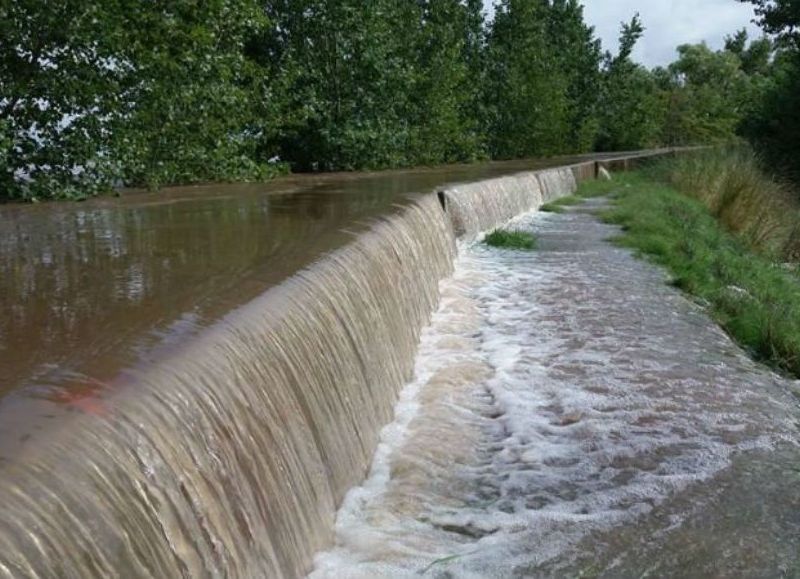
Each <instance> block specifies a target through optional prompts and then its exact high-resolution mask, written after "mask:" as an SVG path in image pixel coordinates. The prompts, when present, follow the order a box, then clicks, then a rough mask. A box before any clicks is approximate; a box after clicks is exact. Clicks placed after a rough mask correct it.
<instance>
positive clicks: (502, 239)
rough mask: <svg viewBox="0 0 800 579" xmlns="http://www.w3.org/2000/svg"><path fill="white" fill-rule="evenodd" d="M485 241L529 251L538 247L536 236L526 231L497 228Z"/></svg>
mask: <svg viewBox="0 0 800 579" xmlns="http://www.w3.org/2000/svg"><path fill="white" fill-rule="evenodd" d="M483 242H484V243H485V244H486V245H490V246H492V247H501V248H503V249H522V250H527V251H530V250H532V249H536V236H534V235H533V234H532V233H528V232H526V231H512V230H508V229H495V230H494V231H492V232H491V233H489V234H488V235H487V236H486V237H485V238H484V240H483Z"/></svg>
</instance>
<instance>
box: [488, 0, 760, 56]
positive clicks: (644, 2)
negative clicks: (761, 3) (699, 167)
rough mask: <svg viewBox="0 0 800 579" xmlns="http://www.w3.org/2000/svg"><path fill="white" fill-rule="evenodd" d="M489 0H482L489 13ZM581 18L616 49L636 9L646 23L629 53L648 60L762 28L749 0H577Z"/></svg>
mask: <svg viewBox="0 0 800 579" xmlns="http://www.w3.org/2000/svg"><path fill="white" fill-rule="evenodd" d="M492 3H493V2H492V1H491V0H484V4H485V5H486V7H487V10H488V11H489V13H491V12H492V10H491V5H492ZM581 3H582V4H583V5H584V7H585V15H586V20H587V22H588V23H589V24H591V25H593V26H594V27H595V28H596V29H597V35H598V36H599V37H600V38H601V39H602V41H603V47H604V48H605V49H608V50H611V51H612V52H615V51H616V50H617V39H618V37H619V30H620V24H621V23H622V22H623V21H625V22H627V21H630V19H631V18H632V17H633V15H634V14H636V13H637V12H639V13H640V14H641V15H642V20H643V22H644V25H645V27H646V28H647V30H646V32H645V35H644V38H642V40H641V41H640V43H639V45H638V47H637V49H636V52H635V53H634V58H635V59H636V60H638V61H639V62H641V63H643V64H645V65H647V66H650V67H652V66H658V65H666V64H669V63H670V62H672V61H673V60H674V59H675V57H676V53H675V49H676V48H677V47H678V46H679V45H681V44H687V43H698V42H702V41H705V42H707V43H708V44H709V46H711V47H712V48H721V47H722V46H723V43H724V38H725V36H727V35H729V34H732V33H734V32H736V31H737V30H739V29H741V28H747V29H748V31H749V32H750V34H751V36H752V37H754V38H755V37H758V36H759V35H760V34H761V33H760V31H759V29H758V27H757V26H756V25H754V24H752V22H751V21H752V20H753V17H754V14H753V8H752V6H751V5H750V4H743V3H741V2H738V1H737V0H581Z"/></svg>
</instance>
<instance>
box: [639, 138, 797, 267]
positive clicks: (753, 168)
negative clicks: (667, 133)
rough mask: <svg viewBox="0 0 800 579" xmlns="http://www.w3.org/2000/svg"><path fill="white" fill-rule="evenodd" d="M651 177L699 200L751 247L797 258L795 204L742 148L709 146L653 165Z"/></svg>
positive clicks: (785, 188)
mask: <svg viewBox="0 0 800 579" xmlns="http://www.w3.org/2000/svg"><path fill="white" fill-rule="evenodd" d="M651 176H653V177H656V178H658V179H659V180H662V181H666V182H667V183H669V184H670V185H672V186H673V187H675V188H676V189H678V190H679V191H680V192H681V193H684V194H685V195H689V196H690V197H694V198H696V199H698V200H699V201H701V202H702V203H703V204H704V205H705V206H706V207H707V208H708V210H709V211H710V212H711V214H712V215H713V216H714V217H716V218H717V220H719V222H720V223H721V224H722V225H723V226H724V227H725V228H726V229H727V230H728V231H730V232H732V233H733V234H735V235H736V236H737V237H739V238H741V239H742V240H743V241H744V242H745V243H747V244H748V245H749V246H750V247H751V248H753V249H755V250H757V251H759V252H761V253H766V254H768V255H770V256H772V257H774V258H776V259H780V260H783V261H795V262H796V261H800V202H798V200H797V198H796V197H795V195H793V193H792V191H791V190H790V188H789V187H788V186H786V185H784V184H783V183H781V182H779V181H777V180H776V179H775V178H773V177H771V176H770V175H767V174H766V173H764V171H763V170H762V168H761V164H760V163H759V160H758V158H757V157H756V155H755V154H754V153H753V152H752V151H751V150H749V149H747V148H743V147H742V148H735V149H709V150H705V151H699V152H692V153H690V154H685V155H680V156H678V157H676V158H673V159H669V160H666V161H663V162H661V163H657V164H656V165H654V166H653V167H652V168H651Z"/></svg>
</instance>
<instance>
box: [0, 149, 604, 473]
mask: <svg viewBox="0 0 800 579" xmlns="http://www.w3.org/2000/svg"><path fill="white" fill-rule="evenodd" d="M585 158H587V157H574V158H559V159H552V160H527V161H514V162H500V163H485V164H476V165H464V166H450V167H442V168H433V169H419V170H410V171H389V172H380V173H371V174H370V173H367V174H331V175H308V176H292V177H287V178H282V179H278V180H276V181H274V182H272V183H269V184H258V185H227V186H217V185H209V186H202V187H187V188H175V189H168V190H165V191H162V192H160V193H153V194H130V195H126V196H124V197H122V198H101V199H96V200H91V201H88V202H84V203H64V204H45V205H39V206H21V205H7V206H0V462H4V461H9V460H12V459H13V457H14V456H15V455H16V454H17V453H18V452H19V450H20V448H21V447H22V446H23V445H24V444H25V443H26V442H27V441H29V440H31V439H32V437H34V436H35V434H36V432H37V431H39V430H41V429H43V428H46V425H47V424H48V423H49V422H51V421H53V420H57V419H59V418H60V417H63V416H64V415H71V414H76V413H77V414H82V413H87V412H88V413H91V412H93V411H99V409H100V408H101V406H100V405H99V404H98V403H97V400H98V399H102V398H103V397H104V396H105V395H106V394H107V393H108V392H109V390H114V389H116V388H118V387H119V385H120V384H122V383H126V382H129V381H130V380H126V370H128V369H130V368H135V367H138V366H141V365H147V364H150V363H152V362H153V361H154V360H156V359H159V358H162V357H163V356H164V355H166V354H168V353H169V352H170V351H171V350H172V349H174V348H175V347H176V346H178V345H180V344H182V343H185V342H186V341H187V340H190V339H191V337H192V336H193V335H195V334H197V332H198V331H200V330H202V329H203V328H204V327H207V326H208V325H209V324H211V323H213V322H214V321H215V320H217V319H219V318H220V317H221V316H222V315H224V314H225V313H227V312H229V311H231V310H232V309H234V308H236V307H237V306H239V305H241V304H243V303H246V302H247V301H249V300H251V299H253V298H254V297H256V296H257V295H259V294H261V293H263V292H264V291H265V290H266V289H267V288H269V287H270V286H273V285H275V284H276V283H279V282H280V281H282V280H284V279H286V278H287V277H288V276H290V275H292V274H293V273H295V272H296V271H298V270H300V269H301V268H303V267H305V266H307V265H308V264H310V263H312V262H313V261H314V260H315V259H317V258H319V257H320V256H321V255H323V254H324V253H326V252H329V251H331V250H332V249H335V248H336V247H339V246H341V245H342V244H344V243H346V242H347V241H349V240H351V239H352V238H353V235H354V233H357V232H359V231H363V230H364V229H365V228H366V227H367V226H368V224H369V223H371V222H373V221H374V220H375V219H377V218H379V217H381V216H383V215H386V214H390V213H392V212H393V211H394V210H395V209H396V207H395V206H396V205H397V204H403V203H404V202H405V200H406V199H407V196H408V194H410V193H414V192H420V193H421V192H428V191H430V190H432V189H434V188H436V187H439V186H441V185H443V184H445V183H450V182H460V181H475V180H480V179H486V178H490V177H495V176H499V175H506V174H510V173H515V172H519V171H524V170H529V169H535V168H540V167H546V166H552V165H563V164H567V163H571V162H575V161H578V160H583V159H585ZM592 158H594V157H592Z"/></svg>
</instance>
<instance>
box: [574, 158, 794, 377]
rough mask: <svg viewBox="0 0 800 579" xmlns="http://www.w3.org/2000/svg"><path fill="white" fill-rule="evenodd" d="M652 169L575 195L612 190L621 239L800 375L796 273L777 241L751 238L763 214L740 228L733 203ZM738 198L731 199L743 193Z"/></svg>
mask: <svg viewBox="0 0 800 579" xmlns="http://www.w3.org/2000/svg"><path fill="white" fill-rule="evenodd" d="M663 169H664V168H663V167H661V168H660V170H661V171H663ZM662 174H663V172H662ZM653 175H654V173H653V172H652V171H650V172H647V173H643V172H636V173H629V174H618V175H615V180H614V181H613V182H611V183H602V182H593V183H587V184H586V185H584V186H583V187H582V188H581V190H580V191H579V195H583V196H586V195H596V194H602V193H608V192H610V193H611V194H612V197H613V199H614V204H613V207H612V208H611V209H610V210H608V211H607V212H606V213H605V214H604V218H605V219H606V220H607V221H609V222H612V223H616V224H618V225H620V226H622V228H623V234H622V236H621V237H620V238H619V239H618V240H617V241H618V242H619V243H620V244H622V245H624V246H627V247H630V248H633V249H634V250H635V251H637V252H639V253H640V254H642V255H644V256H647V257H648V258H649V259H651V260H652V261H654V262H655V263H658V264H660V265H662V266H664V267H666V268H667V269H668V270H669V271H670V273H671V274H672V278H673V283H674V284H675V285H676V286H677V287H679V288H681V289H683V290H684V291H686V292H687V293H689V294H691V295H693V296H695V297H696V298H698V301H700V302H701V303H704V304H707V305H708V309H709V312H710V313H711V314H712V316H713V317H714V318H715V319H716V320H717V321H718V322H719V323H720V324H721V325H722V327H724V328H725V329H726V331H727V332H728V333H729V334H730V335H731V336H732V337H733V338H734V339H735V340H736V341H738V342H739V343H740V344H741V345H742V346H744V347H745V348H746V349H748V350H749V351H750V352H752V354H753V355H754V356H755V357H757V358H758V359H760V360H762V361H765V362H767V363H769V364H771V365H773V366H775V367H778V368H781V369H783V370H785V371H788V372H790V373H792V374H794V375H796V376H800V280H798V278H797V275H796V274H795V273H792V272H789V271H787V270H786V269H785V268H784V267H783V266H782V265H781V264H780V263H779V260H776V256H775V255H774V254H773V253H771V252H772V251H774V250H775V248H774V247H771V246H761V245H760V244H759V243H758V241H759V240H760V239H764V237H759V236H755V238H754V234H753V231H759V230H760V229H759V228H761V227H762V225H761V224H762V223H763V222H762V221H761V219H762V218H758V219H756V220H754V221H753V225H752V226H750V227H745V228H743V229H738V232H737V227H736V225H737V224H733V225H734V226H731V225H732V224H731V223H730V222H728V221H727V220H726V219H725V218H724V215H727V214H728V213H727V211H734V209H732V208H731V209H728V210H725V209H722V210H720V206H718V205H713V206H712V207H711V208H709V206H708V205H707V197H706V195H707V194H706V193H702V192H701V193H695V194H694V195H693V196H691V197H690V196H688V195H685V194H683V193H682V192H681V191H680V190H679V189H678V188H677V187H676V186H674V185H672V184H670V183H665V182H663V181H662V182H659V181H657V180H656V179H655V178H654V176H653ZM737 203H741V204H742V205H737ZM737 203H734V204H733V205H732V206H731V207H741V206H743V204H744V201H740V202H737ZM723 205H724V204H723ZM737 211H738V210H737ZM782 235H785V233H784V234H782ZM773 239H777V238H773ZM761 249H767V250H769V251H761Z"/></svg>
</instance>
